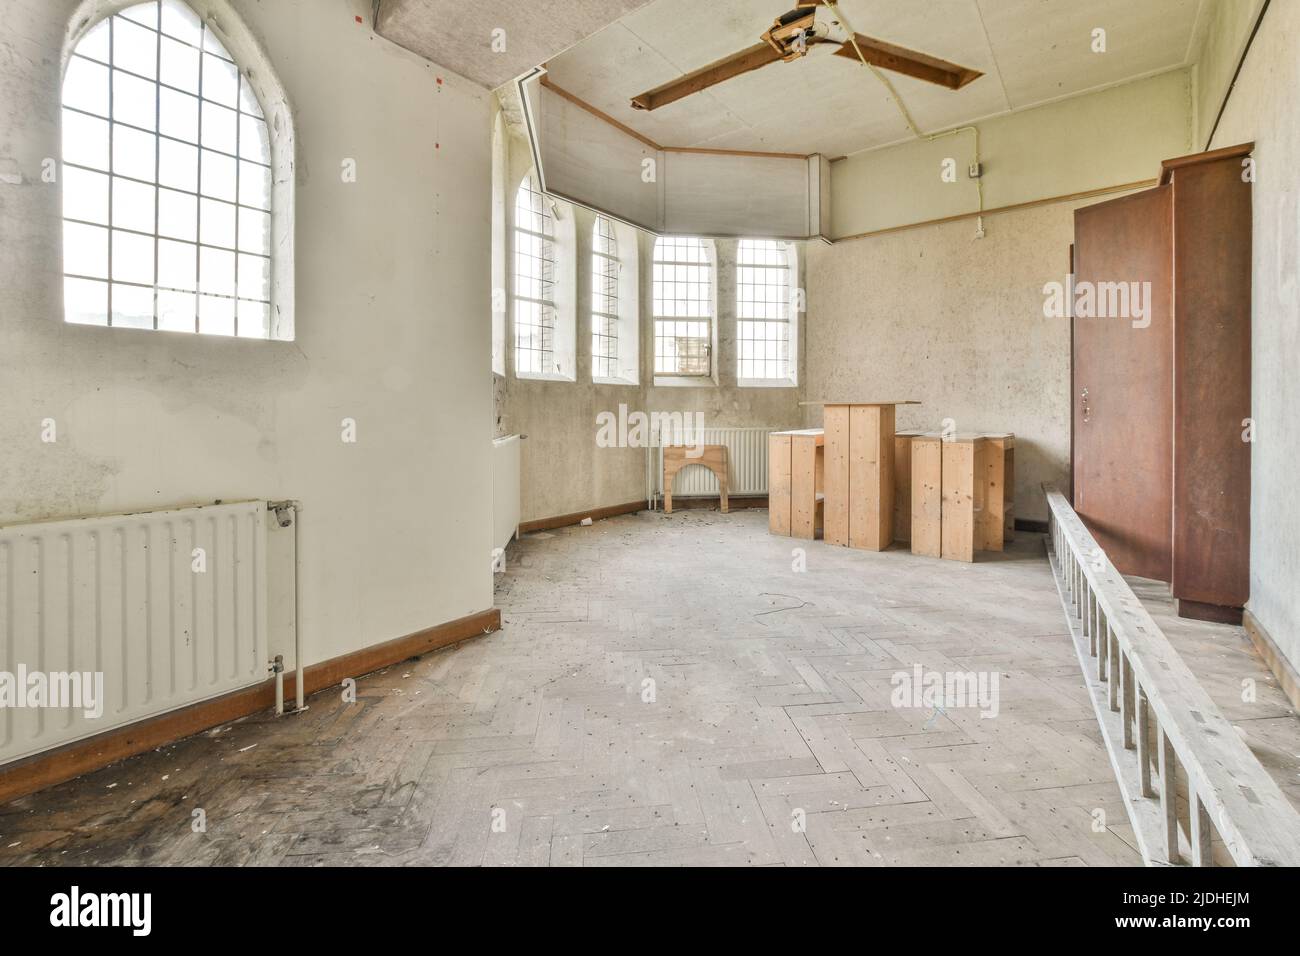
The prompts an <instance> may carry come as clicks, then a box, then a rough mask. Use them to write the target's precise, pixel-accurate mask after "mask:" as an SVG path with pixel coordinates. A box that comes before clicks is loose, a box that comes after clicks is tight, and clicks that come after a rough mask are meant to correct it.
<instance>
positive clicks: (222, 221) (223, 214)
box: [199, 199, 235, 249]
mask: <svg viewBox="0 0 1300 956" xmlns="http://www.w3.org/2000/svg"><path fill="white" fill-rule="evenodd" d="M199 242H202V243H206V244H207V245H210V246H225V247H226V248H227V249H233V248H235V207H234V206H232V205H230V203H225V202H219V201H218V200H215V199H202V200H200V201H199Z"/></svg>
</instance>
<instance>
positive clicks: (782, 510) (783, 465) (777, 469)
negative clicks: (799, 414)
mask: <svg viewBox="0 0 1300 956" xmlns="http://www.w3.org/2000/svg"><path fill="white" fill-rule="evenodd" d="M825 475H826V432H825V430H824V429H821V428H805V429H800V430H797V431H787V432H773V433H772V434H771V435H769V436H768V440H767V528H768V530H769V531H770V532H771V533H772V534H782V535H789V536H791V537H795V538H808V539H813V538H816V537H817V529H818V527H819V526H820V525H821V524H822V517H823V513H824V506H825V501H826V495H825Z"/></svg>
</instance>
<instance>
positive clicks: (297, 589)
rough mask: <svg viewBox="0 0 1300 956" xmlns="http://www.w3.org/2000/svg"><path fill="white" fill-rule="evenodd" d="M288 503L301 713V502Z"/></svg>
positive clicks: (299, 709)
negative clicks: (291, 534) (291, 525)
mask: <svg viewBox="0 0 1300 956" xmlns="http://www.w3.org/2000/svg"><path fill="white" fill-rule="evenodd" d="M290 504H291V505H292V506H293V663H294V666H295V667H296V668H297V673H296V674H295V675H294V680H293V690H294V697H295V700H294V705H295V713H299V714H301V713H302V712H303V711H304V710H306V709H307V708H306V707H305V706H304V704H303V698H304V696H305V690H306V684H307V681H306V675H307V668H306V665H305V664H304V663H303V659H302V658H303V654H302V535H301V534H300V533H299V531H298V528H299V526H300V525H301V524H302V502H301V501H298V500H297V499H294V500H293V501H291V502H290Z"/></svg>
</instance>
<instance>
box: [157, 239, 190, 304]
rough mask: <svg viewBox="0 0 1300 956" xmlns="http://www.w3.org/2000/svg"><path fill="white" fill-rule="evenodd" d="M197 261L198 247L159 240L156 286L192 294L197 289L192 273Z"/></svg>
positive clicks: (168, 240)
mask: <svg viewBox="0 0 1300 956" xmlns="http://www.w3.org/2000/svg"><path fill="white" fill-rule="evenodd" d="M198 260H199V249H198V246H195V245H191V244H190V243H188V242H172V241H171V240H170V239H159V240H158V285H159V286H161V287H164V288H168V289H186V290H188V291H190V292H193V291H194V290H195V289H196V288H197V286H196V283H195V281H194V280H195V275H194V273H195V270H196V269H197V268H198ZM192 314H193V313H192V312H191V315H192Z"/></svg>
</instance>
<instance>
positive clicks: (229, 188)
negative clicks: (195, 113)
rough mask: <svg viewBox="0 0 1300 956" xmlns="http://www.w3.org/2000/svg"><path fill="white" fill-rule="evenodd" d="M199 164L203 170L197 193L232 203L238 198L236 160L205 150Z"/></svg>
mask: <svg viewBox="0 0 1300 956" xmlns="http://www.w3.org/2000/svg"><path fill="white" fill-rule="evenodd" d="M209 109H212V107H210V106H209V107H205V110H204V111H205V112H206V111H207V110H209ZM200 162H201V165H202V167H203V169H202V184H201V186H200V188H199V192H201V193H203V195H205V196H211V197H213V198H214V199H225V200H228V201H230V202H234V201H235V200H236V199H237V198H238V196H239V193H238V190H237V189H236V188H235V163H236V162H237V160H235V159H232V158H231V157H229V156H223V155H221V154H220V153H214V152H212V151H211V150H207V149H205V150H203V155H202V157H201V160H200Z"/></svg>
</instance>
